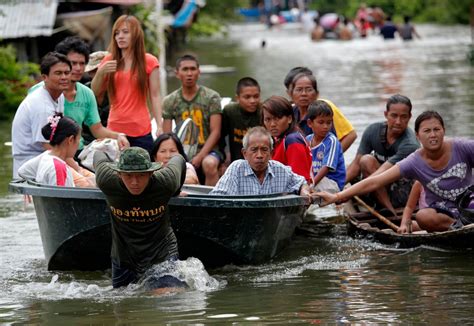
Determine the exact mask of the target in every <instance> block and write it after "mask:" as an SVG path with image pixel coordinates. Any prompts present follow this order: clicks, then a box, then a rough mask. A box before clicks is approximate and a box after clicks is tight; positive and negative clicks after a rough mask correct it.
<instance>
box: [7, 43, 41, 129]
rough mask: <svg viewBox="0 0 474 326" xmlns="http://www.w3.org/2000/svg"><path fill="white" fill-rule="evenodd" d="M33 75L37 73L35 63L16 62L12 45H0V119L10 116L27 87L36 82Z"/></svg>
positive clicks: (37, 68)
mask: <svg viewBox="0 0 474 326" xmlns="http://www.w3.org/2000/svg"><path fill="white" fill-rule="evenodd" d="M35 75H36V76H38V75H39V66H38V65H37V64H34V63H20V62H17V61H16V51H15V49H14V48H13V47H12V46H10V45H9V46H7V47H0V108H1V110H0V120H6V119H9V118H11V116H12V115H13V113H14V112H15V111H16V109H17V108H18V106H19V105H20V103H21V101H22V100H23V99H24V98H25V96H26V93H27V90H28V88H30V87H31V86H32V85H33V84H35V83H36V81H35V79H34V76H35Z"/></svg>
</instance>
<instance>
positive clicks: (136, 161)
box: [112, 147, 162, 173]
mask: <svg viewBox="0 0 474 326" xmlns="http://www.w3.org/2000/svg"><path fill="white" fill-rule="evenodd" d="M161 166H162V163H157V162H151V160H150V154H148V152H147V151H146V150H144V149H143V148H140V147H130V148H127V149H125V150H124V151H123V152H122V154H120V158H119V161H118V163H117V164H113V165H112V168H113V169H114V170H115V171H118V172H127V173H134V172H152V171H155V170H158V169H159V168H161Z"/></svg>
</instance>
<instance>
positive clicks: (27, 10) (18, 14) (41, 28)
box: [0, 0, 58, 39]
mask: <svg viewBox="0 0 474 326" xmlns="http://www.w3.org/2000/svg"><path fill="white" fill-rule="evenodd" d="M57 8H58V0H17V1H8V0H7V1H1V2H0V38H2V39H11V38H20V37H36V36H51V34H52V33H53V26H54V21H55V20H56V10H57Z"/></svg>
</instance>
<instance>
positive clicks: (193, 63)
mask: <svg viewBox="0 0 474 326" xmlns="http://www.w3.org/2000/svg"><path fill="white" fill-rule="evenodd" d="M199 75H200V71H199V62H198V61H197V59H196V58H195V57H194V56H192V55H184V56H182V57H181V58H179V59H178V60H177V61H176V77H177V78H178V79H179V80H180V81H181V87H180V88H179V89H177V90H175V91H174V92H172V93H171V94H169V95H167V96H166V97H165V98H164V100H163V132H171V131H172V130H171V128H172V122H173V120H175V122H176V125H180V123H182V122H183V121H184V120H185V119H187V118H191V119H192V120H193V122H194V123H195V124H196V126H197V127H198V129H199V135H198V151H197V154H196V155H195V156H194V157H192V158H190V159H191V164H192V165H193V166H194V167H195V168H196V171H197V172H198V175H199V176H200V179H203V177H204V178H205V184H206V185H209V186H214V185H215V184H216V183H217V180H219V172H218V169H219V165H220V163H221V162H222V160H223V156H222V154H221V153H220V152H219V149H218V143H219V139H220V134H221V123H222V112H221V97H220V96H219V94H218V93H217V92H216V91H214V90H212V89H210V88H207V87H205V86H200V85H198V84H197V81H198V79H199ZM185 145H186V144H185Z"/></svg>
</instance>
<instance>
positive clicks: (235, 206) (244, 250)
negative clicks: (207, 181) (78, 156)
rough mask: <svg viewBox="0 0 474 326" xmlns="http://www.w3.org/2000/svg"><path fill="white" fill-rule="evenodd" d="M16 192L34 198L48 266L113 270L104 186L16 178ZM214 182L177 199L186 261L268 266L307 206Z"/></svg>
mask: <svg viewBox="0 0 474 326" xmlns="http://www.w3.org/2000/svg"><path fill="white" fill-rule="evenodd" d="M9 187H10V191H12V192H15V193H19V194H24V195H31V196H32V198H33V202H34V206H35V211H36V217H37V219H38V225H39V230H40V234H41V240H42V243H43V249H44V254H45V258H46V261H47V266H48V270H84V271H88V270H103V269H107V268H110V248H111V231H110V213H109V208H108V206H107V204H106V201H105V196H104V194H103V193H102V192H101V191H100V190H99V189H89V188H66V187H56V186H47V185H39V184H35V183H27V182H25V181H20V182H15V181H13V182H11V183H10V186H9ZM210 189H211V188H210V187H205V186H184V187H183V189H182V190H183V191H184V192H186V193H188V195H187V196H185V197H173V198H172V199H171V201H170V203H169V209H170V216H171V223H172V227H173V229H174V231H175V234H176V237H177V239H178V248H179V252H180V258H181V259H185V258H187V257H191V256H192V257H197V258H199V259H200V260H201V261H202V262H203V263H204V265H205V266H206V267H218V266H223V265H226V264H237V265H241V264H260V263H264V262H267V261H269V260H271V259H272V258H273V257H275V255H277V254H278V253H279V252H280V251H281V250H283V249H284V248H285V247H286V246H287V245H288V244H289V243H290V242H291V239H292V237H293V235H294V232H295V229H296V227H297V226H299V225H300V223H301V220H302V216H303V214H304V211H305V209H306V207H307V201H306V199H305V198H303V197H300V196H297V195H291V194H272V195H266V196H225V197H224V196H212V195H209V194H208V192H209V191H210Z"/></svg>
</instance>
